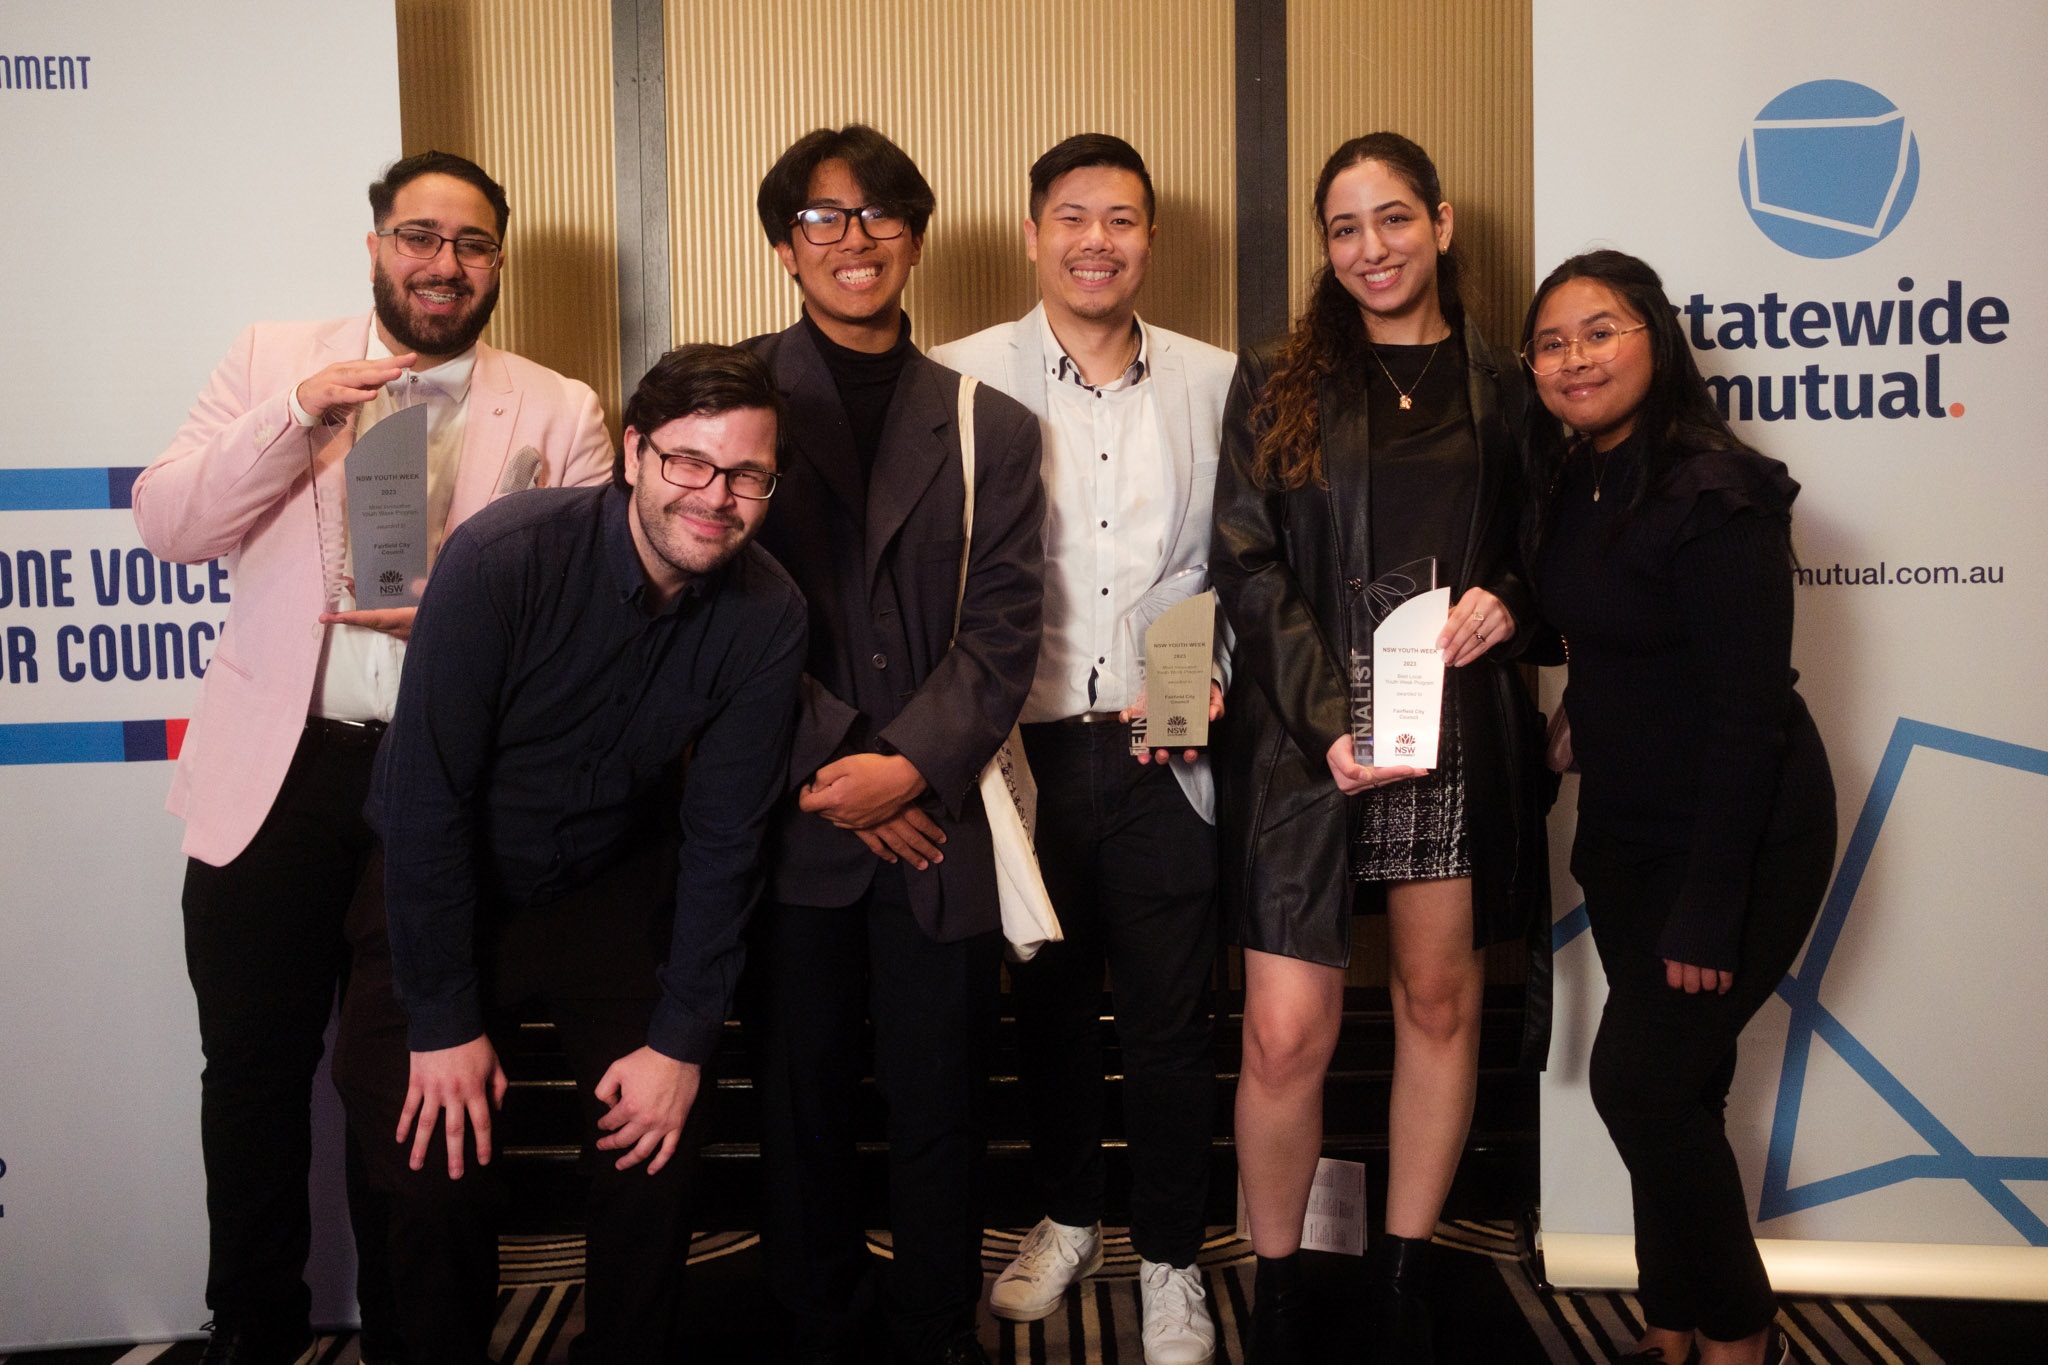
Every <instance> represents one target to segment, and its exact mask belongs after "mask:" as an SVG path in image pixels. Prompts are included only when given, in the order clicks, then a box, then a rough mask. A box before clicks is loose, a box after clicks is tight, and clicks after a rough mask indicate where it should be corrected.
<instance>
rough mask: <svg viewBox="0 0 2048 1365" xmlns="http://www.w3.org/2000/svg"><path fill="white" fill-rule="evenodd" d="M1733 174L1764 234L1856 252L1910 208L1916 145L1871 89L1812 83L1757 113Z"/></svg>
mask: <svg viewBox="0 0 2048 1365" xmlns="http://www.w3.org/2000/svg"><path fill="white" fill-rule="evenodd" d="M1735 176H1736V179H1737V180H1738V181H1739V182H1740V183H1741V186H1742V204H1743V207H1744V208H1747V209H1748V210H1749V216H1750V217H1751V218H1752V219H1754V220H1755V222H1756V225H1757V226H1758V227H1759V228H1761V229H1762V230H1763V234H1764V236H1766V237H1768V238H1770V239H1771V240H1772V241H1774V242H1776V243H1777V244H1778V245H1779V246H1781V247H1784V248H1785V249H1786V250H1787V251H1790V252H1794V253H1796V254H1798V255H1801V256H1811V257H1816V258H1819V259H1832V258H1834V257H1837V256H1853V255H1855V254H1856V253H1857V252H1859V251H1864V250H1868V249H1869V248H1870V247H1873V246H1876V245H1877V244H1878V243H1879V242H1881V241H1883V240H1884V239H1885V238H1886V237H1889V236H1890V235H1891V231H1892V229H1893V228H1895V227H1897V226H1898V225H1899V221H1900V220H1901V219H1903V218H1904V217H1905V216H1906V210H1907V209H1909V208H1911V207H1912V206H1913V192H1914V191H1915V190H1917V189H1919V188H1920V141H1919V139H1918V138H1916V137H1914V136H1913V130H1912V129H1911V128H1909V127H1907V125H1906V116H1905V114H1904V113H1903V112H1901V111H1900V109H1899V107H1898V106H1897V105H1895V104H1893V103H1892V102H1891V101H1890V100H1888V99H1886V98H1885V97H1884V96H1883V95H1881V94H1879V93H1878V92H1877V91H1875V90H1872V89H1871V88H1870V87H1869V86H1867V85H1858V84H1856V82H1854V81H1807V82H1806V83H1805V84H1803V85H1795V86H1793V87H1792V88H1791V89H1790V90H1787V91H1786V92H1785V93H1784V94H1782V95H1780V96H1778V97H1777V98H1776V99H1774V100H1772V101H1771V102H1770V103H1769V104H1766V105H1765V106H1764V107H1763V108H1761V109H1759V110H1758V111H1757V115H1756V118H1755V119H1754V120H1752V121H1751V123H1750V125H1749V133H1748V135H1747V136H1746V137H1745V138H1744V139H1743V142H1742V151H1741V152H1740V154H1739V155H1738V156H1737V157H1736V161H1735Z"/></svg>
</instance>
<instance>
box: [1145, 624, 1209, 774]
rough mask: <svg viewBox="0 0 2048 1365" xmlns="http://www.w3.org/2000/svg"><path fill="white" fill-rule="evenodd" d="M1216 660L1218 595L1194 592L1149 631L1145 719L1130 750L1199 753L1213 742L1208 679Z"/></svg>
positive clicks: (1146, 655) (1147, 630)
mask: <svg viewBox="0 0 2048 1365" xmlns="http://www.w3.org/2000/svg"><path fill="white" fill-rule="evenodd" d="M1215 656H1216V594H1215V593H1213V592H1201V593H1196V594H1195V595H1194V596H1193V597H1189V598H1186V599H1184V600H1182V601H1179V602H1176V603H1174V604H1173V605H1172V606H1171V607H1168V608H1167V609H1166V610H1165V611H1163V612H1161V613H1160V614H1159V618H1158V619H1157V620H1155V621H1154V622H1153V623H1152V624H1151V626H1149V627H1148V628H1147V629H1146V631H1145V715H1144V717H1143V718H1142V719H1139V720H1134V721H1132V722H1131V748H1132V749H1133V751H1142V750H1145V749H1201V748H1205V747H1207V745H1208V743H1209V679H1210V667H1211V664H1212V661H1213V660H1214V658H1215Z"/></svg>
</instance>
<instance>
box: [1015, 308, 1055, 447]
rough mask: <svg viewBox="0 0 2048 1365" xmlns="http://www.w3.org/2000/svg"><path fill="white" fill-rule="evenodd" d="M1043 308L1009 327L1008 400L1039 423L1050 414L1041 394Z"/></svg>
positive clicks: (1044, 362) (1043, 332)
mask: <svg viewBox="0 0 2048 1365" xmlns="http://www.w3.org/2000/svg"><path fill="white" fill-rule="evenodd" d="M1045 367H1046V356H1045V305H1044V304H1042V303H1041V304H1038V305H1036V306H1035V307H1033V308H1032V310H1031V311H1030V312H1028V313H1026V314H1025V315H1024V317H1023V319H1022V320H1021V321H1019V322H1017V323H1016V324H1015V325H1014V326H1012V327H1011V328H1010V385H1009V393H1010V397H1012V398H1014V399H1016V400H1017V401H1018V402H1019V403H1022V404H1023V405H1024V406H1025V407H1027V408H1029V409H1031V414H1032V416H1034V417H1036V418H1037V419H1038V420H1039V421H1041V422H1043V421H1044V420H1045V419H1046V414H1047V413H1048V412H1049V411H1050V407H1049V405H1048V403H1047V399H1046V393H1045Z"/></svg>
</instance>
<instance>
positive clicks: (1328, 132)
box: [1287, 0, 1536, 344]
mask: <svg viewBox="0 0 2048 1365" xmlns="http://www.w3.org/2000/svg"><path fill="white" fill-rule="evenodd" d="M1530 47H1531V42H1530V7H1529V2H1528V0H1432V3H1430V4H1426V5H1418V4H1415V3H1413V0H1407V2H1406V3H1392V0H1292V3H1291V4H1290V5H1289V7H1288V21H1287V125H1288V134H1287V142H1288V172H1287V180H1288V187H1289V205H1288V247H1289V250H1288V278H1289V280H1290V281H1291V282H1292V284H1293V294H1292V299H1291V304H1290V307H1291V308H1292V309H1293V310H1295V311H1298V310H1299V309H1300V307H1301V304H1302V302H1303V300H1304V298H1305V297H1306V294H1305V289H1304V286H1305V285H1306V283H1307V281H1308V277H1309V275H1310V273H1311V272H1312V271H1313V270H1314V269H1315V268H1316V267H1317V266H1318V265H1320V264H1321V263H1322V247H1321V243H1320V240H1319V238H1318V234H1317V231H1316V223H1315V206H1314V203H1313V202H1312V196H1313V195H1314V193H1315V184H1316V173H1317V172H1318V171H1320V170H1321V169H1322V165H1323V159H1324V158H1325V157H1327V156H1329V154H1330V153H1331V152H1333V151H1335V150H1336V149H1337V147H1338V146H1339V144H1341V143H1343V142H1344V141H1345V140H1346V139H1347V138H1352V137H1356V136H1358V135H1359V134H1361V133H1370V132H1375V131H1378V130H1380V129H1391V130H1392V131H1394V132H1397V133H1402V134H1405V135H1406V136H1408V137H1411V138H1413V139H1414V140H1415V141H1417V142H1419V143H1421V144H1422V146H1423V147H1424V148H1425V149H1427V150H1428V152H1429V154H1430V157H1431V158H1432V159H1433V160H1434V161H1435V162H1436V165H1437V171H1438V173H1439V174H1440V175H1441V176H1442V178H1443V185H1444V197H1445V198H1446V199H1448V200H1449V201H1450V204H1451V208H1452V211H1453V213H1454V214H1455V225H1456V240H1457V243H1458V245H1459V247H1460V248H1461V249H1462V251H1463V252H1464V255H1465V259H1466V262H1467V267H1468V272H1469V273H1468V275H1467V281H1468V283H1467V286H1466V303H1467V305H1468V306H1469V307H1470V308H1471V310H1472V312H1473V314H1474V315H1475V316H1476V317H1477V319H1478V321H1479V323H1480V325H1481V326H1482V327H1484V328H1485V329H1486V334H1487V336H1488V337H1489V338H1491V339H1492V340H1495V341H1500V342H1509V343H1510V344H1511V333H1514V332H1517V331H1518V330H1519V328H1520V326H1521V321H1522V308H1523V305H1524V304H1525V303H1526V302H1527V301H1528V298H1529V294H1530V291H1531V290H1532V289H1533V288H1534V285H1535V281H1534V279H1533V278H1532V277H1531V274H1530V254H1531V252H1532V250H1533V249H1534V242H1535V218H1536V206H1535V178H1534V171H1533V160H1534V156H1535V131H1534V124H1535V117H1534V87H1533V80H1534V77H1533V74H1532V71H1533V68H1532V59H1531V52H1530Z"/></svg>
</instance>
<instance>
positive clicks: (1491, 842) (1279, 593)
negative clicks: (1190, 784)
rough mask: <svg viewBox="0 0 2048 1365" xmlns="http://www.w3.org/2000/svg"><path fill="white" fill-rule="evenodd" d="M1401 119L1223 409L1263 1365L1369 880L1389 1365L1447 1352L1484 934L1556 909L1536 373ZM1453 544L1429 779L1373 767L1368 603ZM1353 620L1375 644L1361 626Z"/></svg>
mask: <svg viewBox="0 0 2048 1365" xmlns="http://www.w3.org/2000/svg"><path fill="white" fill-rule="evenodd" d="M1442 201H1443V196H1442V193H1441V190H1440V188H1439V185H1438V181H1437V174H1436V168H1435V167H1434V166H1433V165H1432V164H1431V163H1430V160H1429V157H1428V155H1427V154H1426V153H1425V152H1424V151H1423V150H1422V149H1421V148H1420V147H1418V146H1416V145H1415V144H1414V143H1412V142H1410V141H1409V140H1408V139H1406V138H1403V137H1400V136H1399V135H1397V134H1393V133H1374V134H1371V135H1369V136H1367V137H1363V138H1356V139H1353V140H1352V141H1350V142H1347V143H1345V144H1344V145H1343V146H1342V147H1340V148H1338V149H1337V151H1336V153H1335V154H1334V155H1332V156H1331V158H1330V159H1329V161H1328V162H1327V163H1326V164H1325V165H1324V167H1323V170H1322V174H1321V175H1320V177H1319V178H1318V180H1317V183H1316V199H1315V205H1316V217H1317V221H1318V222H1319V223H1320V224H1321V225H1322V229H1323V241H1324V250H1325V253H1326V257H1327V263H1326V265H1325V266H1324V267H1323V268H1322V270H1321V271H1319V272H1318V274H1317V276H1316V280H1315V286H1314V291H1313V298H1312V300H1311V302H1310V304H1309V307H1308V309H1307V311H1306V312H1305V314H1304V315H1303V317H1302V318H1301V320H1300V321H1299V322H1298V323H1297V325H1296V327H1295V330H1294V331H1293V332H1292V333H1291V334H1290V335H1289V336H1288V337H1287V338H1285V339H1284V341H1282V342H1280V343H1279V344H1277V345H1275V346H1267V347H1261V348H1258V349H1256V350H1253V351H1250V352H1247V353H1246V354H1245V355H1244V356H1243V358H1242V360H1241V362H1240V364H1239V366H1238V374H1237V381H1236V386H1235V389H1234V391H1233V393H1232V395H1231V399H1230V405H1229V408H1228V409H1227V411H1226V413H1225V417H1224V438H1223V449H1224V458H1223V461H1222V464H1221V466H1220V468H1219V470H1218V478H1217V485H1216V536H1215V542H1214V548H1213V551H1212V555H1213V560H1212V573H1213V577H1214V580H1215V583H1216V586H1217V589H1218V591H1219V593H1220V594H1221V596H1222V599H1223V604H1224V608H1225V611H1226V612H1227V613H1228V615H1229V619H1230V623H1231V625H1232V627H1233V628H1234V629H1235V631H1236V637H1237V638H1236V646H1235V664H1236V671H1235V673H1234V679H1235V681H1234V687H1233V691H1232V693H1231V707H1232V712H1233V721H1232V726H1233V729H1232V731H1231V734H1230V736H1229V739H1228V742H1227V743H1225V744H1224V745H1222V746H1221V748H1220V750H1219V753H1218V755H1217V762H1218V769H1217V788H1218V797H1219V820H1218V832H1219V836H1220V840H1221V844H1222V849H1223V854H1222V856H1223V879H1222V890H1221V895H1222V900H1223V908H1224V912H1225V916H1226V922H1227V923H1228V924H1229V925H1230V926H1231V929H1232V932H1233V934H1234V936H1235V939H1236V941H1237V942H1238V943H1239V944H1240V945H1242V946H1243V947H1244V949H1245V950H1246V951H1245V1024H1244V1066H1243V1074H1242V1079H1241V1080H1240V1082H1239V1086H1238V1092H1237V1152H1238V1164H1239V1171H1240V1174H1241V1177H1242V1179H1243V1182H1244V1193H1245V1202H1246V1206H1247V1209H1248V1212H1249V1216H1250V1221H1251V1230H1252V1243H1253V1247H1254V1249H1255V1250H1256V1251H1257V1252H1258V1253H1259V1264H1258V1272H1257V1278H1256V1282H1255V1296H1256V1300H1257V1302H1256V1305H1255V1310H1254V1314H1253V1333H1252V1338H1253V1342H1252V1350H1251V1354H1250V1359H1251V1360H1252V1361H1253V1362H1254V1363H1255V1365H1281V1363H1282V1362H1288V1361H1295V1360H1302V1359H1306V1358H1307V1356H1306V1352H1307V1350H1308V1346H1307V1340H1308V1335H1309V1334H1308V1332H1307V1330H1306V1328H1305V1325H1304V1321H1303V1319H1304V1316H1305V1310H1304V1301H1303V1300H1304V1296H1303V1293H1302V1289H1301V1283H1300V1271H1299V1265H1298V1256H1297V1254H1296V1253H1298V1250H1299V1247H1300V1235H1301V1224H1302V1216H1303V1213H1304V1211H1305V1208H1306V1205H1307V1200H1308V1193H1309V1186H1310V1181H1311V1179H1312V1177H1313V1175H1314V1171H1315V1164H1316V1159H1317V1156H1318V1154H1319V1152H1320V1148H1321V1143H1322V1085H1323V1079H1324V1075H1325V1073H1326V1072H1327V1070H1328V1067H1329V1063H1330V1057H1331V1054H1332V1052H1333V1050H1334V1048H1335V1045H1336V1040H1337V1032H1338V1025H1339V1023H1340V1022H1341V1019H1342V1013H1343V1004H1344V969H1345V967H1346V965H1347V963H1348V961H1349V957H1350V923H1351V914H1352V909H1353V895H1354V888H1356V891H1357V895H1358V898H1359V900H1360V901H1361V902H1362V903H1363V904H1365V905H1367V906H1371V905H1376V904H1378V903H1381V902H1383V903H1384V905H1385V908H1386V911H1387V914H1388V917H1389V942H1390V945H1391V952H1392V959H1391V973H1390V982H1389V984H1390V987H1391V992H1392V998H1393V1005H1394V1027H1395V1064H1394V1082H1393V1094H1392V1101H1391V1111H1390V1115H1389V1127H1390V1132H1391V1154H1390V1179H1389V1189H1388V1193H1387V1202H1386V1228H1387V1233H1388V1235H1387V1236H1386V1237H1384V1238H1381V1239H1379V1240H1378V1241H1377V1242H1376V1244H1375V1247H1376V1258H1375V1281H1374V1283H1375V1295H1374V1297H1375V1301H1376V1302H1375V1304H1374V1305H1373V1315H1374V1318H1375V1324H1374V1327H1373V1330H1374V1333H1375V1335H1376V1336H1377V1337H1378V1338H1379V1339H1380V1341H1381V1342H1382V1343H1383V1348H1384V1352H1385V1354H1384V1358H1386V1359H1389V1360H1398V1361H1424V1360H1429V1359H1431V1358H1432V1355H1431V1345H1430V1327H1429V1312H1428V1306H1427V1302H1426V1300H1425V1299H1424V1297H1423V1285H1422V1272H1423V1266H1422V1256H1423V1253H1424V1248H1425V1247H1426V1246H1427V1243H1428V1240H1429V1238H1430V1236H1431V1234H1432V1232H1433V1231H1434V1229H1435V1227H1436V1221H1437V1217H1438V1214H1439V1213H1440V1212H1441V1209H1442V1206H1443V1200H1444V1196H1445V1194H1446V1193H1447V1191H1448V1190H1449V1188H1450V1183H1451V1177H1452V1175H1453V1173H1454V1172H1455V1171H1456V1169H1457V1163H1458V1158H1459V1155H1460V1153H1461V1152H1462V1150H1463V1147H1464V1141H1465V1136H1466V1131H1467V1129H1468V1127H1469V1125H1470V1123H1471V1115H1472V1103H1473V1096H1474V1092H1475V1089H1476V1084H1477V1075H1478V1042H1479V1018H1480V1002H1481V994H1482V988H1483V984H1484V971H1483V954H1482V952H1481V950H1482V949H1483V947H1484V946H1485V945H1486V944H1488V943H1493V942H1498V941H1501V940H1504V939H1514V938H1520V937H1522V936H1523V935H1524V933H1525V932H1526V930H1527V927H1528V926H1529V924H1530V923H1531V921H1532V918H1533V917H1535V916H1536V915H1537V912H1538V910H1539V908H1540V907H1543V906H1544V905H1545V904H1546V903H1547V899H1548V895H1549V887H1548V874H1547V869H1546V861H1545V851H1544V844H1543V833H1542V824H1541V821H1542V816H1541V805H1540V796H1539V783H1538V781H1537V776H1538V774H1539V772H1540V741H1539V738H1538V730H1537V726H1536V720H1535V715H1534V712H1533V710H1532V708H1531V706H1530V702H1529V699H1528V695H1527V693H1526V691H1525V689H1524V688H1523V687H1522V685H1521V682H1520V680H1519V679H1518V678H1517V677H1516V676H1515V674H1514V670H1513V668H1512V667H1511V666H1510V665H1509V664H1507V663H1505V662H1503V656H1504V655H1506V654H1509V653H1511V652H1513V650H1514V649H1515V648H1516V647H1517V646H1518V645H1519V643H1520V639H1519V631H1518V628H1519V627H1520V626H1521V625H1522V624H1523V623H1525V622H1527V621H1528V620H1529V619H1530V618H1531V616H1532V614H1533V613H1532V609H1531V605H1530V600H1529V596H1528V592H1527V590H1526V588H1525V587H1524V585H1523V583H1522V580H1521V577H1520V573H1519V570H1518V567H1517V565H1516V560H1515V553H1514V545H1515V531H1516V528H1517V525H1518V521H1519V518H1520V516H1521V482H1520V458H1519V451H1518V443H1517V433H1518V432H1519V431H1520V429H1521V425H1522V421H1523V418H1524V413H1525V409H1526V404H1527V401H1528V397H1527V390H1526V388H1525V386H1524V382H1523V379H1522V375H1521V371H1520V368H1519V366H1518V364H1517V362H1516V360H1515V358H1514V356H1513V354H1512V353H1509V352H1503V351H1498V350H1496V349H1494V348H1493V347H1490V346H1488V345H1487V344H1486V342H1485V341H1484V340H1483V339H1482V338H1481V337H1480V336H1479V334H1478V332H1477V331H1476V329H1474V328H1472V327H1471V326H1469V325H1468V324H1466V322H1465V319H1464V310H1463V308H1462V307H1461V305H1460V303H1459V298H1458V283H1457V273H1458V272H1457V268H1458V261H1457V258H1456V257H1455V256H1454V255H1451V254H1450V250H1449V249H1450V243H1451V227H1452V215H1451V206H1450V205H1449V204H1446V203H1444V202H1442ZM1425 556H1427V557H1433V558H1435V559H1436V561H1437V564H1438V568H1439V573H1438V582H1439V583H1440V584H1448V586H1449V587H1450V588H1451V601H1452V606H1451V608H1450V616H1449V620H1448V622H1447V623H1446V625H1445V626H1444V629H1443V632H1442V635H1441V637H1440V638H1439V641H1438V643H1439V645H1440V647H1441V648H1442V650H1443V657H1444V661H1445V663H1446V664H1447V665H1449V667H1448V668H1447V669H1446V679H1445V682H1446V686H1445V713H1444V727H1443V744H1442V747H1441V750H1440V753H1439V759H1438V763H1437V765H1436V767H1435V769H1434V770H1433V771H1429V772H1422V773H1418V772H1417V771H1416V770H1415V769H1412V768H1390V767H1380V768H1378V769H1374V768H1370V767H1361V766H1360V765H1359V764H1358V763H1357V762H1355V761H1354V759H1353V753H1352V737H1351V730H1350V725H1349V715H1348V709H1349V701H1348V693H1347V688H1346V682H1345V668H1344V665H1343V663H1342V662H1341V661H1342V660H1344V659H1345V658H1346V651H1347V650H1348V649H1350V648H1352V647H1354V646H1356V647H1357V648H1360V649H1365V648H1368V647H1369V643H1368V641H1367V640H1365V639H1363V638H1360V639H1356V640H1354V639H1353V634H1354V627H1353V625H1352V621H1353V614H1354V603H1355V600H1356V599H1358V598H1359V597H1360V595H1361V594H1362V593H1363V592H1364V591H1365V586H1366V584H1367V583H1369V582H1371V581H1372V580H1373V579H1374V578H1375V577H1377V576H1378V575H1380V574H1383V573H1386V572H1387V571H1388V570H1390V569H1393V568H1395V567H1396V566H1404V565H1408V564H1410V563H1411V561H1415V560H1417V559H1419V558H1422V557H1425ZM1357 633H1358V634H1359V635H1361V636H1362V635H1363V634H1364V629H1363V628H1362V627H1361V628H1359V629H1358V630H1357Z"/></svg>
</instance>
